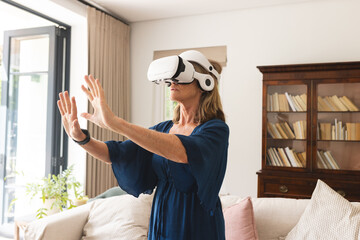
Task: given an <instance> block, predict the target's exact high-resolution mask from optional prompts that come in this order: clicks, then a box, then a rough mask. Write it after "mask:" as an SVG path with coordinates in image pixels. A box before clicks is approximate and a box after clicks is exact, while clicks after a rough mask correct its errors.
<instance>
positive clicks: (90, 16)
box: [85, 7, 130, 197]
mask: <svg viewBox="0 0 360 240" xmlns="http://www.w3.org/2000/svg"><path fill="white" fill-rule="evenodd" d="M87 21H88V47H89V50H88V54H89V63H88V67H89V73H90V74H92V75H93V76H95V78H99V80H100V82H101V85H102V86H103V88H104V90H105V95H106V99H107V102H108V104H109V106H110V108H111V109H112V111H113V112H114V113H115V115H117V116H119V117H121V118H123V119H125V120H129V117H130V111H129V108H130V103H129V99H130V96H129V94H130V82H129V78H130V68H129V60H130V57H129V39H130V36H129V35H130V28H129V26H127V25H126V24H124V23H122V22H121V21H119V20H116V19H115V18H113V17H111V16H109V15H107V14H105V13H103V12H100V11H98V10H96V9H95V8H92V7H88V11H87ZM88 110H89V112H90V113H91V112H92V111H93V109H92V107H91V104H89V109H88ZM88 130H89V132H90V135H91V136H92V137H94V138H96V139H98V140H101V141H107V140H123V138H122V136H120V135H118V134H116V133H113V132H111V131H108V130H105V129H102V128H100V127H97V126H96V125H94V124H92V123H90V122H89V124H88ZM117 185H118V184H117V181H116V179H115V177H114V175H113V172H112V169H111V165H108V164H105V163H103V162H101V161H99V160H96V159H94V158H93V157H91V156H90V155H89V154H87V157H86V183H85V192H86V194H87V195H88V196H89V197H94V196H96V195H98V194H100V193H102V192H104V191H105V190H107V189H109V188H111V187H114V186H117Z"/></svg>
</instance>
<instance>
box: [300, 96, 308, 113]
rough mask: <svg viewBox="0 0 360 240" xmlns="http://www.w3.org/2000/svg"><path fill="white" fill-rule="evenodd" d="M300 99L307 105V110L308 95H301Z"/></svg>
mask: <svg viewBox="0 0 360 240" xmlns="http://www.w3.org/2000/svg"><path fill="white" fill-rule="evenodd" d="M300 98H301V99H302V100H303V102H304V103H305V109H307V107H306V106H307V95H306V93H304V94H301V95H300Z"/></svg>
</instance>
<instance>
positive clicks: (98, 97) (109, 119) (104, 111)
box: [81, 75, 116, 129]
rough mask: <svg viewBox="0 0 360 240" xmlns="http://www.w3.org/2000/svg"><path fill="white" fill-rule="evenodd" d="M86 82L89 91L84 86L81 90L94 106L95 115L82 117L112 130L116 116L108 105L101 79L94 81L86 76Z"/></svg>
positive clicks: (87, 114) (88, 114) (85, 114)
mask: <svg viewBox="0 0 360 240" xmlns="http://www.w3.org/2000/svg"><path fill="white" fill-rule="evenodd" d="M85 82H86V84H87V85H88V87H89V89H87V88H86V87H85V86H84V85H82V86H81V89H82V90H83V91H84V92H85V94H86V96H87V97H88V99H89V101H90V103H91V105H92V106H93V108H94V113H93V114H90V113H82V114H81V116H82V117H83V118H85V119H87V120H88V121H90V122H93V123H94V124H96V125H98V126H100V127H102V128H107V129H111V126H112V123H113V122H114V120H115V118H116V116H115V114H114V113H113V112H112V111H111V109H110V107H109V106H108V104H107V103H106V100H105V94H104V89H103V88H102V87H101V84H100V81H99V79H94V77H93V76H92V75H89V76H85Z"/></svg>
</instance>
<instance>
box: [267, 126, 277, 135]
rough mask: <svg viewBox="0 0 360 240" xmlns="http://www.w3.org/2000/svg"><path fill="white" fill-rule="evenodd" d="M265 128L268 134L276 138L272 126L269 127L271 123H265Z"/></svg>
mask: <svg viewBox="0 0 360 240" xmlns="http://www.w3.org/2000/svg"><path fill="white" fill-rule="evenodd" d="M267 130H268V133H269V134H270V136H271V137H272V138H277V137H276V135H275V133H274V131H273V129H272V127H271V123H267Z"/></svg>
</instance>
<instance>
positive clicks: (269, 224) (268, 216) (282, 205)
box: [251, 198, 310, 240]
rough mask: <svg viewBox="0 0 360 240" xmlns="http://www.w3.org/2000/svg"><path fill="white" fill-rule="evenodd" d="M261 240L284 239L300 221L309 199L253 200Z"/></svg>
mask: <svg viewBox="0 0 360 240" xmlns="http://www.w3.org/2000/svg"><path fill="white" fill-rule="evenodd" d="M251 200H252V204H253V208H254V215H255V224H256V229H257V233H258V235H259V239H266V240H279V239H284V238H285V237H286V235H287V234H288V233H289V232H290V230H291V229H292V228H293V227H294V226H295V225H296V223H297V222H298V221H299V219H300V217H301V215H302V213H303V212H304V210H305V208H306V206H307V204H308V203H309V201H310V200H309V199H291V198H252V199H251Z"/></svg>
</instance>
